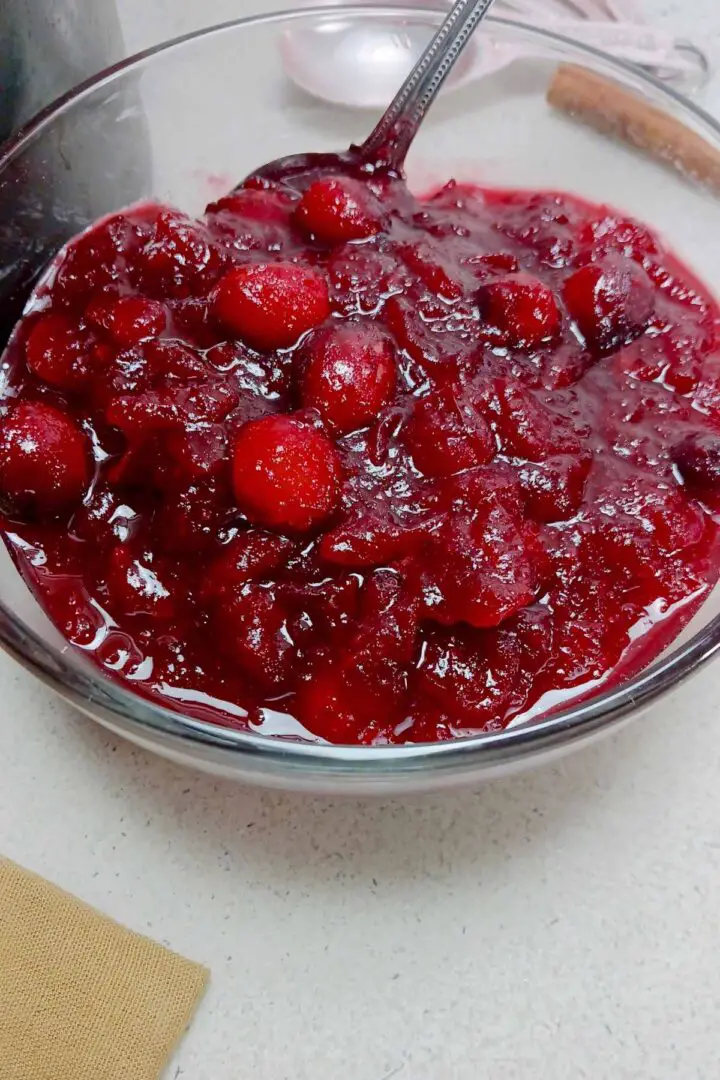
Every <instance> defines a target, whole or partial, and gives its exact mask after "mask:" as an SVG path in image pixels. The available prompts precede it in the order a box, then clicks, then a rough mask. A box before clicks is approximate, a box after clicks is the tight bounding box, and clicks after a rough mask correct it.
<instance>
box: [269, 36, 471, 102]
mask: <svg viewBox="0 0 720 1080" xmlns="http://www.w3.org/2000/svg"><path fill="white" fill-rule="evenodd" d="M436 28H437V23H433V22H432V21H430V20H427V21H426V20H424V19H423V20H422V21H420V20H418V19H417V18H414V19H413V18H411V17H410V16H409V17H408V19H407V20H404V21H403V22H402V23H399V22H388V21H387V20H381V19H378V18H373V19H372V20H370V19H368V20H367V21H366V22H363V23H359V22H358V20H357V19H344V18H342V17H341V16H338V18H337V19H334V20H333V21H332V22H330V21H325V20H319V21H317V22H315V23H311V24H308V25H305V26H298V27H293V28H292V29H291V30H286V31H285V32H284V34H283V35H282V38H281V41H280V50H281V54H282V59H283V66H284V68H285V71H286V72H287V74H288V76H289V77H290V78H291V79H292V80H293V82H294V83H295V85H296V86H299V87H300V89H301V90H304V91H305V93H307V94H310V95H311V96H313V97H317V98H320V99H321V100H323V101H328V102H330V103H332V104H337V105H344V106H346V107H347V108H361V109H379V108H382V107H383V106H384V105H385V103H386V102H388V101H389V100H390V99H391V97H392V95H393V94H394V93H395V91H396V90H397V88H398V86H399V85H400V84H401V82H402V80H403V79H404V78H405V76H406V75H407V73H408V71H410V70H411V69H412V67H413V65H414V64H416V63H417V61H418V59H419V58H420V56H422V53H423V50H424V49H425V47H426V45H427V42H428V37H429V35H430V34H431V33H432V32H433V31H434V30H435V29H436ZM484 52H485V50H484V48H483V47H482V46H481V44H480V42H479V41H478V39H477V38H472V39H471V40H470V41H469V43H468V45H467V47H466V49H465V51H464V52H463V54H462V56H461V57H460V58H459V60H458V62H457V64H456V66H455V67H454V68H453V70H452V72H451V73H450V75H449V76H448V79H447V83H446V87H447V88H448V89H450V88H459V87H460V86H462V85H463V84H464V83H465V82H466V81H467V79H468V78H469V77H470V76H471V74H472V72H473V71H474V70H475V69H476V68H477V66H478V64H479V62H480V59H481V55H482V54H483V53H484Z"/></svg>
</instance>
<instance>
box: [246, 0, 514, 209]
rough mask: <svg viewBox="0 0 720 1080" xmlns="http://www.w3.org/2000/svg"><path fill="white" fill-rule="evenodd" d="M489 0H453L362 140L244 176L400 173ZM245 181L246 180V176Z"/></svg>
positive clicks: (296, 183) (296, 182) (294, 182)
mask: <svg viewBox="0 0 720 1080" xmlns="http://www.w3.org/2000/svg"><path fill="white" fill-rule="evenodd" d="M492 4H493V0H457V3H456V4H455V5H454V7H453V8H452V10H451V11H450V14H449V15H448V17H447V18H446V19H445V22H444V23H443V24H442V26H441V27H440V29H439V30H438V32H437V34H436V35H435V37H434V38H433V39H432V41H431V42H430V44H429V45H428V46H427V48H426V49H425V51H424V53H423V55H422V56H421V57H420V59H419V60H418V62H417V64H416V65H415V67H414V68H413V70H412V72H411V73H410V75H409V76H408V77H407V79H406V80H405V82H404V83H403V85H402V86H401V87H400V90H399V91H398V92H397V94H396V95H395V97H394V99H393V101H392V102H391V104H390V105H389V106H388V108H387V109H386V111H385V112H384V113H383V115H382V117H381V119H380V121H379V122H378V124H377V125H376V127H375V128H374V130H373V131H372V132H371V133H370V135H369V136H368V137H367V139H366V140H365V142H364V143H362V145H361V146H350V147H349V148H348V149H347V150H344V151H343V152H342V153H334V154H333V153H324V154H323V153H320V154H317V153H315V154H294V155H290V156H288V157H282V158H277V159H276V160H275V161H271V162H269V163H268V164H267V165H263V166H262V167H261V168H259V169H257V170H256V171H255V172H254V173H252V175H251V177H249V178H248V179H257V180H261V181H281V182H283V183H284V184H286V185H289V186H292V187H295V188H302V187H303V186H304V182H307V180H308V179H309V178H310V177H312V176H314V175H316V174H317V173H318V172H321V171H322V172H345V173H348V172H357V173H363V174H365V175H367V174H369V173H375V172H385V173H390V174H395V175H397V174H399V173H400V172H401V171H402V167H403V164H404V161H405V158H406V156H407V152H408V150H409V149H410V146H411V144H412V141H413V139H414V138H415V135H416V134H417V131H418V128H419V127H420V125H421V123H422V122H423V120H424V118H425V114H426V113H427V111H428V109H429V108H430V106H431V105H432V103H433V101H434V100H435V97H436V96H437V93H438V91H439V90H440V87H441V86H442V85H443V83H444V82H445V79H446V78H447V76H448V75H449V74H450V72H451V71H452V69H453V67H454V66H455V63H456V61H457V60H458V58H459V57H460V55H461V53H462V52H463V50H464V48H465V46H466V45H467V43H468V41H469V40H470V37H471V35H472V33H473V31H474V30H475V27H476V26H477V25H478V24H479V23H480V22H481V21H482V20H483V19H484V18H485V16H486V15H487V13H488V11H489V10H490V8H491V6H492ZM246 182H247V181H246Z"/></svg>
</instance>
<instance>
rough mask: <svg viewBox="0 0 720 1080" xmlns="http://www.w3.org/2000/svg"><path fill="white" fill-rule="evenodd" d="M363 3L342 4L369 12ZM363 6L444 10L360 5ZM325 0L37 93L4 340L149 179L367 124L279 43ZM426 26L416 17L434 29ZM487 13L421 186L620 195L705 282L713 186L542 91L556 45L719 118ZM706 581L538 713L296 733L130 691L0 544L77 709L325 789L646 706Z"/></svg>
mask: <svg viewBox="0 0 720 1080" xmlns="http://www.w3.org/2000/svg"><path fill="white" fill-rule="evenodd" d="M370 10H371V8H370V7H369V6H368V5H367V4H363V5H362V6H361V7H356V8H347V9H344V10H343V13H342V17H343V19H344V20H348V19H367V18H368V14H369V12H370ZM372 15H373V17H374V18H379V19H383V18H385V19H391V20H397V19H398V17H400V18H404V19H406V20H410V21H411V22H412V21H413V20H421V21H422V22H423V24H425V25H428V26H429V25H430V24H431V23H432V22H433V21H439V20H440V19H441V18H442V12H440V11H438V12H434V13H433V12H428V10H427V8H425V7H422V8H418V9H412V8H410V7H407V6H402V5H397V6H394V7H390V6H373V7H372ZM336 17H337V15H336V12H333V11H332V10H329V9H328V8H318V9H304V10H302V11H295V12H286V13H280V14H274V15H268V16H265V17H261V18H253V19H244V20H238V21H237V22H233V23H229V24H225V25H222V26H219V27H215V28H212V29H209V30H205V31H202V32H200V33H197V34H191V35H188V36H187V37H184V38H180V39H178V40H176V41H173V42H170V43H168V44H165V45H162V46H160V47H159V48H157V49H153V50H151V51H149V52H146V53H143V54H141V55H139V56H137V57H135V58H133V59H131V60H128V61H127V62H125V63H122V64H120V65H118V66H117V67H115V68H113V69H111V70H109V71H107V72H105V73H103V74H101V75H99V76H98V77H96V78H94V79H92V80H91V81H89V82H87V83H85V84H84V85H82V86H81V87H79V88H78V89H76V90H75V91H73V92H72V93H71V94H69V95H67V96H66V97H64V98H62V99H61V100H59V101H58V102H56V103H55V104H54V105H52V106H51V107H50V108H49V109H47V110H46V111H45V112H43V113H42V114H41V115H40V116H39V117H37V118H36V120H35V121H34V122H33V123H32V124H30V125H29V126H28V127H27V128H26V129H25V130H24V131H23V132H22V133H21V134H20V135H19V136H18V137H17V138H16V139H15V140H14V141H12V142H11V143H10V144H7V145H6V146H5V148H4V154H3V155H2V157H1V158H0V312H1V315H0V319H1V320H2V325H0V332H1V333H2V334H3V335H4V337H3V338H2V341H4V340H5V338H6V336H7V333H8V331H9V329H10V327H11V325H12V322H13V321H14V319H15V318H16V317H17V316H18V314H19V313H20V311H21V310H22V306H23V304H24V302H25V300H26V298H27V295H28V293H29V291H30V289H31V287H32V285H33V282H34V281H35V279H36V278H37V276H38V274H39V272H40V271H41V269H42V268H43V266H44V265H45V264H46V263H47V262H48V260H49V259H50V258H51V257H52V255H53V253H54V252H56V251H57V249H58V248H59V246H60V245H61V244H62V243H64V242H65V241H66V240H67V239H68V238H69V237H70V236H71V235H73V234H74V233H76V232H77V231H78V230H80V229H81V228H83V227H85V226H86V225H87V224H89V223H90V222H91V221H93V220H94V219H96V218H97V217H99V216H100V215H102V214H106V213H109V212H111V211H114V210H117V209H119V208H121V207H123V206H126V205H127V204H129V203H131V202H134V201H136V200H139V199H142V198H150V197H154V198H157V199H160V200H162V201H166V202H170V203H173V204H175V205H177V206H179V207H180V208H181V209H183V210H186V211H188V212H190V213H196V212H199V211H200V210H201V209H202V208H203V206H204V205H205V203H206V202H207V201H208V199H209V198H211V197H213V196H216V195H217V194H218V193H219V192H220V191H222V190H225V189H228V188H230V187H231V186H232V185H233V184H234V183H235V182H236V181H237V180H238V179H239V178H241V177H243V176H244V175H246V174H247V173H248V172H249V171H251V170H252V168H253V167H255V166H257V165H258V164H260V163H262V162H264V161H268V160H271V159H273V158H277V157H279V156H280V155H283V154H289V153H293V152H297V151H303V150H324V149H340V148H343V147H345V146H347V145H348V143H349V142H359V141H361V140H362V137H363V136H364V135H365V134H366V133H367V132H368V131H369V130H370V128H371V127H372V124H373V122H374V119H375V118H376V117H375V116H374V115H373V114H372V113H367V112H362V111H359V110H354V111H353V110H348V109H345V108H342V107H340V106H333V105H330V104H327V103H324V102H321V101H317V100H314V99H312V98H310V97H308V96H307V95H305V94H304V93H303V92H302V91H300V90H298V89H297V88H296V87H294V86H293V85H292V84H291V83H290V82H289V80H288V79H287V78H286V76H285V74H284V72H283V68H282V60H281V52H280V49H279V43H280V40H281V37H282V35H283V33H284V32H285V31H287V30H288V28H290V27H297V26H299V25H301V24H302V20H307V19H313V20H317V19H334V18H336ZM428 33H429V31H428ZM481 33H491V34H492V35H494V36H495V38H496V39H497V40H501V41H503V42H507V43H508V44H510V45H516V46H520V47H521V50H522V53H523V55H522V58H520V59H518V60H517V61H516V62H515V63H514V64H513V65H512V66H511V67H509V68H507V69H504V70H502V71H499V72H496V73H495V74H492V75H488V76H487V77H485V78H483V79H480V80H478V81H475V82H469V83H466V84H465V85H463V86H462V87H461V88H459V89H456V90H454V91H453V92H449V93H446V94H445V95H443V96H442V97H441V98H440V100H439V101H438V102H437V103H436V104H435V106H434V107H433V109H432V111H431V113H430V114H429V116H428V118H427V120H426V122H425V124H424V126H423V128H422V131H421V133H420V135H419V137H418V139H417V142H416V144H415V146H414V147H413V150H412V153H411V157H410V159H409V162H408V176H409V180H410V182H411V184H412V185H413V186H415V187H416V188H419V189H421V190H422V189H423V188H429V187H430V186H432V185H433V184H434V183H437V182H439V181H442V180H445V179H448V178H449V177H450V176H453V175H454V176H456V177H458V178H460V179H472V180H475V181H479V182H482V183H483V184H487V185H493V184H496V185H500V186H505V187H513V186H525V187H533V188H559V189H567V190H569V191H574V192H577V193H578V194H580V195H582V196H584V197H586V198H587V199H590V200H596V201H601V202H608V203H611V204H615V205H617V206H618V207H620V208H622V209H623V210H625V211H627V212H629V213H630V214H634V215H636V216H638V217H640V218H641V219H642V220H644V221H646V222H648V223H650V224H652V225H653V226H655V227H656V228H657V229H659V230H660V231H661V233H662V234H664V236H665V238H666V239H667V240H668V242H669V243H670V245H671V246H672V247H673V248H674V249H675V250H676V251H677V252H678V253H679V254H680V255H681V256H682V257H684V258H685V259H686V260H687V261H688V263H689V264H690V265H691V266H692V267H693V268H694V269H695V270H696V271H697V272H698V274H699V275H700V276H701V277H703V278H704V279H705V280H706V281H707V282H708V283H709V284H710V285H711V286H712V287H713V288H716V287H717V286H718V285H719V284H720V281H719V280H718V279H720V262H719V261H718V259H717V257H716V241H715V239H714V238H715V237H717V236H719V235H720V200H718V199H717V198H715V197H713V196H712V195H711V194H709V193H708V192H707V191H704V190H701V189H700V188H699V187H697V186H695V185H693V184H691V183H690V182H689V181H687V180H686V179H684V178H683V177H682V176H680V175H679V173H677V172H675V171H673V170H672V169H670V168H668V167H665V166H662V165H660V164H659V163H658V162H656V161H654V160H652V159H651V158H650V157H648V156H646V155H643V154H641V153H639V152H637V151H634V150H632V149H630V148H628V147H627V146H625V145H622V144H620V143H617V142H613V141H611V140H610V139H608V138H605V137H603V136H601V135H599V134H597V133H596V132H594V131H593V130H591V129H590V128H588V127H586V126H584V125H583V124H581V123H579V122H576V121H573V120H571V119H569V118H567V117H566V116H564V115H561V114H559V113H557V112H555V111H553V109H551V108H550V107H549V106H548V104H547V102H546V91H547V87H548V84H549V81H550V79H551V78H552V75H553V73H554V71H555V70H556V68H557V65H558V63H560V62H570V63H575V64H580V65H583V66H585V67H587V68H590V69H593V70H595V71H597V72H599V73H601V74H603V75H605V76H608V77H610V78H612V79H614V80H616V81H617V82H618V83H620V84H621V85H623V86H625V87H626V88H627V89H629V90H631V91H632V92H634V93H636V94H637V95H638V96H640V97H641V98H643V99H645V100H646V101H648V102H650V103H652V104H653V105H654V106H655V107H656V108H659V109H661V110H663V111H664V112H665V113H666V114H668V115H670V116H672V117H675V118H677V119H679V120H680V121H682V122H683V123H684V124H686V125H687V126H688V127H689V128H691V129H692V130H693V131H695V132H697V133H698V134H700V135H701V136H702V137H704V138H705V140H706V141H707V142H708V143H709V144H710V145H711V146H712V147H713V148H715V149H717V150H720V127H719V126H718V125H717V124H716V123H715V122H714V121H713V120H712V119H711V118H710V117H709V116H707V115H705V114H704V113H703V112H702V111H701V110H700V109H698V108H697V107H696V106H694V105H693V104H691V103H690V102H689V101H687V100H685V99H684V98H683V97H682V96H680V95H679V94H677V93H675V92H674V91H672V90H670V89H668V88H666V87H664V86H663V85H662V84H661V83H659V82H657V81H654V80H653V79H651V78H649V77H648V76H646V75H643V74H641V73H640V72H639V71H638V70H636V69H634V68H632V67H629V66H626V65H623V64H622V63H620V62H618V61H615V60H613V59H611V58H609V57H607V56H604V55H603V54H601V53H598V52H596V51H593V50H592V49H589V48H587V47H583V46H581V45H579V44H577V43H574V42H572V41H569V40H567V39H564V38H561V37H558V36H555V35H553V34H552V33H550V32H548V31H545V30H539V29H533V28H531V27H528V26H523V25H520V24H516V23H510V22H504V21H502V20H497V19H496V20H492V21H491V23H490V25H489V26H488V27H487V28H485V29H484V30H482V31H481ZM719 593H720V590H719V589H715V590H714V592H713V594H712V595H711V596H710V597H709V598H708V600H707V602H706V603H705V605H704V606H703V608H702V609H701V610H700V612H699V613H698V614H697V615H696V617H695V618H694V620H693V621H692V622H691V623H690V625H689V626H688V627H687V628H686V629H685V631H684V632H683V634H682V636H681V638H680V639H678V640H677V641H675V642H674V643H673V645H672V646H671V648H670V649H669V650H667V651H666V653H665V654H664V655H663V656H662V657H660V659H658V660H657V661H656V662H655V663H653V664H652V666H651V667H649V668H648V669H646V670H645V671H643V672H642V673H641V674H640V675H638V676H637V677H636V678H634V679H632V681H629V682H627V683H625V684H623V685H621V686H619V687H617V688H616V689H613V690H611V691H609V692H606V693H603V694H599V695H598V696H596V697H594V698H593V699H591V700H587V701H585V702H583V703H581V704H578V705H576V706H574V707H572V708H568V709H567V710H566V711H564V712H562V713H559V714H556V715H553V716H552V717H551V718H548V719H545V720H540V721H538V722H535V723H529V724H525V725H518V726H516V727H510V728H509V729H507V730H506V731H503V732H501V733H498V734H488V735H478V736H475V737H472V738H466V739H460V740H457V741H455V742H451V743H438V744H428V745H415V746H403V747H372V748H362V747H339V746H329V745H323V744H302V743H297V742H291V741H286V740H280V739H277V738H272V737H267V736H263V735H259V734H254V733H250V732H241V731H236V730H228V729H224V728H221V727H217V726H214V725H212V724H209V723H204V722H201V721H198V720H194V719H191V718H188V717H184V716H183V715H181V714H179V713H177V712H173V711H170V710H168V709H164V708H161V707H159V706H157V705H155V704H151V703H150V702H149V701H146V700H144V699H142V698H140V697H136V696H135V695H133V694H132V693H130V692H129V691H128V690H127V689H125V688H123V687H122V686H120V685H118V684H116V683H114V682H111V681H110V680H109V679H108V678H106V677H105V676H104V675H103V674H102V672H101V671H100V670H99V669H98V668H97V667H95V666H94V665H92V663H91V662H90V661H88V660H87V659H86V658H85V657H84V656H83V655H82V654H81V653H79V652H77V651H75V650H73V649H72V648H71V647H70V646H68V644H67V643H66V642H65V641H64V640H63V639H62V637H61V636H60V634H59V633H58V631H57V630H56V629H55V628H54V627H53V626H52V625H51V624H50V623H49V621H48V619H47V617H46V616H45V615H44V614H43V612H42V611H41V609H40V608H39V606H38V604H37V603H36V602H35V600H34V599H33V597H32V596H31V594H30V593H29V592H28V590H27V589H26V587H25V585H24V584H23V582H22V580H21V579H20V577H19V575H18V573H17V572H16V570H15V569H14V567H13V564H12V562H11V561H10V558H9V556H8V554H7V552H6V551H5V549H4V547H3V549H2V552H1V553H0V641H2V644H3V645H4V647H5V648H6V649H7V650H8V651H9V652H10V653H11V654H12V655H13V656H15V657H16V658H17V659H18V660H20V661H21V663H23V664H24V665H25V666H26V667H27V668H28V669H29V670H30V671H32V672H33V673H34V674H35V675H36V676H38V677H39V678H41V679H42V680H43V681H45V682H46V683H47V684H48V685H49V686H51V687H52V688H53V689H54V690H56V691H57V692H58V693H59V694H61V695H62V697H63V698H65V699H66V700H67V701H70V702H72V703H73V704H74V705H76V706H77V707H78V708H79V709H81V710H82V711H83V712H85V713H86V714H88V715H89V716H91V717H93V718H94V719H95V720H97V721H99V722H100V723H101V724H103V725H105V726H106V727H107V728H110V729H111V730H113V731H115V732H117V733H118V734H121V735H123V736H125V737H127V738H129V739H131V740H132V741H133V742H135V743H137V744H139V745H141V746H144V747H147V748H149V749H152V750H154V751H156V752H158V753H161V754H164V755H165V756H166V757H168V758H172V759H175V760H177V761H180V762H185V763H188V764H192V765H194V766H196V767H199V768H203V769H206V770H209V771H212V772H215V773H217V774H222V775H225V776H231V777H236V778H238V779H241V780H244V781H250V782H255V783H260V784H265V785H270V786H276V787H285V788H293V789H300V790H309V791H321V792H348V793H351V794H360V793H380V794H390V793H402V792H405V791H411V790H423V789H432V788H439V787H443V786H455V785H458V784H461V783H466V782H474V781H478V780H480V779H484V778H486V777H489V776H493V775H497V774H500V773H503V772H508V771H510V770H513V769H519V768H521V767H525V766H527V765H529V764H531V763H536V762H538V761H541V760H546V759H548V758H552V757H554V756H556V755H558V754H560V753H562V752H564V751H567V750H569V749H570V748H572V747H576V746H579V745H580V744H582V743H585V742H588V741H590V740H591V739H594V738H596V737H598V736H599V735H600V734H601V733H603V732H607V731H610V730H612V729H614V728H616V727H617V726H618V725H620V724H621V723H623V722H625V721H627V720H629V719H630V718H631V717H635V716H639V715H640V714H641V713H644V712H647V711H648V710H649V709H650V708H651V707H653V706H657V705H658V704H659V703H660V701H661V699H662V698H663V697H664V696H665V695H666V694H667V693H668V691H669V690H670V689H671V688H672V687H674V686H675V685H676V684H677V683H679V682H680V681H681V680H683V679H686V678H688V676H690V675H691V674H692V673H693V672H694V671H695V670H696V669H697V668H698V667H699V666H700V665H701V664H703V663H705V662H706V661H707V660H708V659H709V658H710V657H711V656H712V655H713V654H714V653H715V652H716V650H717V649H718V647H719V646H720V617H719V615H718V612H719V611H720V604H719V602H718V594H719Z"/></svg>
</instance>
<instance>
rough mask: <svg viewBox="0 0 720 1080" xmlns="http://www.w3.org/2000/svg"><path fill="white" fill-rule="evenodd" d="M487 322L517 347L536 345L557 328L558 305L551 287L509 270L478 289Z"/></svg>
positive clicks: (481, 307) (553, 335) (510, 343)
mask: <svg viewBox="0 0 720 1080" xmlns="http://www.w3.org/2000/svg"><path fill="white" fill-rule="evenodd" d="M478 300H479V303H480V310H481V313H482V315H483V316H484V318H485V319H486V321H487V322H489V323H490V324H491V325H492V326H495V327H497V329H498V330H499V331H500V332H501V333H502V336H503V339H504V340H505V341H506V342H507V343H508V344H509V345H513V346H515V347H516V348H527V349H529V348H535V347H536V346H538V345H542V344H543V343H544V342H547V341H551V340H552V338H553V337H555V335H556V334H557V332H558V330H559V329H560V309H559V308H558V305H557V301H556V299H555V296H554V294H553V292H552V290H551V289H549V288H548V287H547V285H543V283H542V282H541V281H538V279H537V278H534V277H532V276H531V275H530V274H525V273H523V272H519V273H517V274H508V275H507V277H503V278H498V279H497V280H495V281H490V282H488V283H487V284H486V285H482V286H481V287H480V289H479V290H478Z"/></svg>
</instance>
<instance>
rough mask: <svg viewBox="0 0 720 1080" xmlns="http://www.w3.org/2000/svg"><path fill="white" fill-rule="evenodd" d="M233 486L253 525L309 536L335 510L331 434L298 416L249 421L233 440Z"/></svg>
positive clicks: (337, 470) (336, 474) (336, 464)
mask: <svg viewBox="0 0 720 1080" xmlns="http://www.w3.org/2000/svg"><path fill="white" fill-rule="evenodd" d="M233 487H234V490H235V497H236V499H237V501H238V505H239V507H240V509H241V510H243V512H244V513H245V514H247V516H248V518H249V519H250V520H251V521H252V522H254V523H255V524H258V525H264V526H266V527H268V528H270V529H277V530H279V531H281V532H282V531H284V530H288V531H290V532H305V531H306V530H308V529H312V528H314V527H315V526H317V525H319V524H320V523H321V522H323V521H325V520H326V519H327V518H328V517H329V516H330V515H331V514H332V513H333V511H334V510H335V507H336V506H337V503H338V499H339V495H340V462H339V459H338V455H337V451H336V450H335V447H334V445H333V443H332V442H331V440H330V439H329V438H328V437H327V435H324V434H323V433H322V432H321V431H318V430H317V428H314V427H312V426H311V425H310V424H308V423H306V422H304V421H302V420H300V419H298V418H297V417H294V416H288V415H285V414H281V415H277V416H264V417H263V418H262V419H260V420H251V421H250V422H249V423H247V424H245V425H244V426H243V427H242V428H241V429H240V431H239V432H238V435H237V438H236V440H235V447H234V451H233Z"/></svg>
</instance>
